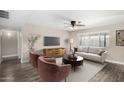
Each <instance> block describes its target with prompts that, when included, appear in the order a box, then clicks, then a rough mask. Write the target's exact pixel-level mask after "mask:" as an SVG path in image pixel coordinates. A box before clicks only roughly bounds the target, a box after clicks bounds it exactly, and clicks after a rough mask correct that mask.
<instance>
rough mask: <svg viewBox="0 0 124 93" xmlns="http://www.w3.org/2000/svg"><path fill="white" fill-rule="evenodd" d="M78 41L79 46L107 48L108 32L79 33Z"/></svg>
mask: <svg viewBox="0 0 124 93" xmlns="http://www.w3.org/2000/svg"><path fill="white" fill-rule="evenodd" d="M78 41H79V45H80V46H91V47H108V46H109V32H108V31H105V32H87V33H79V34H78Z"/></svg>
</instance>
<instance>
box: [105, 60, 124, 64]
mask: <svg viewBox="0 0 124 93" xmlns="http://www.w3.org/2000/svg"><path fill="white" fill-rule="evenodd" d="M105 62H108V63H115V64H120V65H124V62H121V61H115V60H105Z"/></svg>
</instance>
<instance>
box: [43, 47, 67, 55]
mask: <svg viewBox="0 0 124 93" xmlns="http://www.w3.org/2000/svg"><path fill="white" fill-rule="evenodd" d="M43 52H44V54H45V55H46V56H50V57H62V56H63V55H64V54H65V52H66V51H65V48H45V49H43Z"/></svg>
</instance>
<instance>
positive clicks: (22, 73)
mask: <svg viewBox="0 0 124 93" xmlns="http://www.w3.org/2000/svg"><path fill="white" fill-rule="evenodd" d="M38 81H40V77H39V75H38V72H37V70H36V69H35V68H33V67H32V65H31V64H30V63H23V64H21V63H19V62H18V60H11V61H10V60H9V61H4V62H2V64H0V82H38Z"/></svg>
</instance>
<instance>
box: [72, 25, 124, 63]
mask: <svg viewBox="0 0 124 93" xmlns="http://www.w3.org/2000/svg"><path fill="white" fill-rule="evenodd" d="M116 30H124V24H118V25H108V26H101V27H95V28H90V29H86V30H81V31H78V32H71V33H70V38H73V39H74V44H73V46H77V43H78V42H77V36H76V35H77V33H80V32H93V31H96V32H98V31H109V33H110V45H109V48H107V50H108V56H107V61H112V62H118V63H124V46H116Z"/></svg>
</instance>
